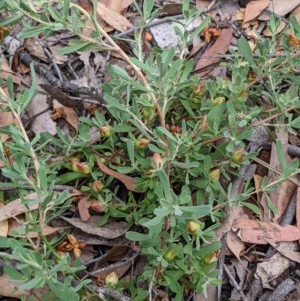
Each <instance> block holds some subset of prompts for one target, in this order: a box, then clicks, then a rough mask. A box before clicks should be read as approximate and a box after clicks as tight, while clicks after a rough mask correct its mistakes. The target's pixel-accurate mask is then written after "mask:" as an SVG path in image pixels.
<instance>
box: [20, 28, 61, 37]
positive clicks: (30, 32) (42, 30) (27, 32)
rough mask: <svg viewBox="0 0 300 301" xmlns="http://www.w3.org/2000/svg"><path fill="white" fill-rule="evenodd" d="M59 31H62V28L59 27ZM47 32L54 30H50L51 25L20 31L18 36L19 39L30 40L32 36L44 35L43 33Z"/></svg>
mask: <svg viewBox="0 0 300 301" xmlns="http://www.w3.org/2000/svg"><path fill="white" fill-rule="evenodd" d="M59 29H60V30H61V29H63V27H62V26H61V28H59ZM47 30H54V29H53V28H52V26H51V25H39V26H37V27H34V28H31V29H26V30H24V31H22V32H21V33H20V34H19V37H20V38H23V39H26V38H31V37H34V36H38V35H39V34H45V32H46V31H47Z"/></svg>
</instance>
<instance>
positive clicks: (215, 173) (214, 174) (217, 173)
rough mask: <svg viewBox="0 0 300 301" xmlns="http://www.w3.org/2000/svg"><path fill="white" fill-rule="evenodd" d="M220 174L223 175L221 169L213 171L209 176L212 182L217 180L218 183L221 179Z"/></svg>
mask: <svg viewBox="0 0 300 301" xmlns="http://www.w3.org/2000/svg"><path fill="white" fill-rule="evenodd" d="M220 174H221V171H220V169H219V168H216V169H213V170H212V171H211V172H210V173H209V175H210V177H211V179H212V180H216V181H219V179H220Z"/></svg>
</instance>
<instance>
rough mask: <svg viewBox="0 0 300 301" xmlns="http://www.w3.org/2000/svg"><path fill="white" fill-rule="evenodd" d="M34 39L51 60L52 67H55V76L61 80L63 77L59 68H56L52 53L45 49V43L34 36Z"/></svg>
mask: <svg viewBox="0 0 300 301" xmlns="http://www.w3.org/2000/svg"><path fill="white" fill-rule="evenodd" d="M35 40H36V41H37V42H38V43H39V44H40V45H41V47H42V48H43V50H44V53H45V54H46V55H47V57H48V58H49V59H50V60H51V62H52V64H53V67H54V69H55V71H56V74H57V76H58V77H59V79H60V80H61V81H63V77H62V75H61V72H60V69H59V68H58V66H57V64H56V62H55V61H54V58H53V55H52V53H51V52H50V51H49V50H48V49H47V47H45V45H44V44H43V43H42V41H41V40H40V39H39V38H37V37H35Z"/></svg>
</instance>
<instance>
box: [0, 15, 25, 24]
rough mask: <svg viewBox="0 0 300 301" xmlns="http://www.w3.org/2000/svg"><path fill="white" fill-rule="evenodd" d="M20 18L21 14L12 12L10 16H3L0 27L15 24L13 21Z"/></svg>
mask: <svg viewBox="0 0 300 301" xmlns="http://www.w3.org/2000/svg"><path fill="white" fill-rule="evenodd" d="M22 18H23V15H21V14H13V16H12V17H9V18H5V19H4V20H2V21H1V22H0V27H3V26H8V25H11V24H15V23H17V22H19V21H20V20H21V19H22Z"/></svg>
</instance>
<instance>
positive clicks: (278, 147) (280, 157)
mask: <svg viewBox="0 0 300 301" xmlns="http://www.w3.org/2000/svg"><path fill="white" fill-rule="evenodd" d="M275 147H276V155H277V158H278V161H279V163H280V165H281V166H282V168H283V169H284V168H285V167H286V160H285V153H284V149H283V145H282V143H281V141H280V140H277V141H276V144H275Z"/></svg>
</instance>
